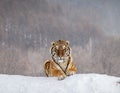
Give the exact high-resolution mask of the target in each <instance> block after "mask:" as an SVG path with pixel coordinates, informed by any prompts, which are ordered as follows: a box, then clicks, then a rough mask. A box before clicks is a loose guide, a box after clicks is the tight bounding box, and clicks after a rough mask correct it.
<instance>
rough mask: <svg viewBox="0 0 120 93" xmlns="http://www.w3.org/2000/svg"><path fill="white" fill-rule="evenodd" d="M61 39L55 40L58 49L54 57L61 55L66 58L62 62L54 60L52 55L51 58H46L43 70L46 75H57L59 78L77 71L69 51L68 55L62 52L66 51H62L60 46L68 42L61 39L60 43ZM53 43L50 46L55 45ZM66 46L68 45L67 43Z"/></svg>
mask: <svg viewBox="0 0 120 93" xmlns="http://www.w3.org/2000/svg"><path fill="white" fill-rule="evenodd" d="M61 41H62V40H59V41H56V42H57V46H59V47H60V48H59V49H58V52H56V55H55V57H56V56H57V57H56V58H59V57H60V56H62V58H64V59H65V58H66V59H65V60H64V62H62V63H59V62H56V60H54V58H53V57H52V60H47V61H46V62H45V64H44V70H45V73H46V75H47V76H48V77H58V78H59V79H63V78H65V77H66V76H69V75H72V74H75V73H76V71H77V69H76V66H75V65H74V62H73V60H72V56H71V53H70V54H69V55H68V56H67V55H65V53H64V52H66V51H63V48H62V46H63V45H65V44H66V43H68V42H66V41H62V43H61ZM59 44H60V45H59ZM61 44H62V45H61ZM53 45H54V44H53ZM53 45H52V47H55V46H53ZM66 47H69V45H68V46H66ZM66 50H67V49H66ZM53 51H54V50H53ZM66 56H67V57H66Z"/></svg>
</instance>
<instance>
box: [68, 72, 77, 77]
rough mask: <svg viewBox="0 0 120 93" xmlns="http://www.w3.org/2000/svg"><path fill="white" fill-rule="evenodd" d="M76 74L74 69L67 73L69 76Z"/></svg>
mask: <svg viewBox="0 0 120 93" xmlns="http://www.w3.org/2000/svg"><path fill="white" fill-rule="evenodd" d="M74 74H76V73H75V72H74V71H71V72H69V73H67V76H71V75H74Z"/></svg>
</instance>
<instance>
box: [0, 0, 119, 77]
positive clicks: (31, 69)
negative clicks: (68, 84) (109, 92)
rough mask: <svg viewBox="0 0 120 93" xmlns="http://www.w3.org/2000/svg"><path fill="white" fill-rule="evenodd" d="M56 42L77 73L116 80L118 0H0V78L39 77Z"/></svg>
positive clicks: (117, 65)
mask: <svg viewBox="0 0 120 93" xmlns="http://www.w3.org/2000/svg"><path fill="white" fill-rule="evenodd" d="M58 39H63V40H68V41H70V46H71V48H72V53H73V59H74V61H75V64H76V66H77V68H78V73H91V72H92V73H102V74H108V75H114V76H120V0H92V1H91V0H0V74H19V75H29V76H45V74H44V71H43V63H44V61H45V60H47V59H50V58H51V57H50V53H49V49H50V47H51V42H52V41H56V40H58Z"/></svg>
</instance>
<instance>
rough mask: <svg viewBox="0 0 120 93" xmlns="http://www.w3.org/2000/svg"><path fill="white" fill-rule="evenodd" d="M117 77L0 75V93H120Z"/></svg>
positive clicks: (91, 75)
mask: <svg viewBox="0 0 120 93" xmlns="http://www.w3.org/2000/svg"><path fill="white" fill-rule="evenodd" d="M118 81H120V78H118V77H112V76H107V75H99V74H77V75H73V76H70V77H67V78H65V79H64V80H61V81H58V80H57V78H47V77H27V76H18V75H0V93H120V84H118V83H117V82H118Z"/></svg>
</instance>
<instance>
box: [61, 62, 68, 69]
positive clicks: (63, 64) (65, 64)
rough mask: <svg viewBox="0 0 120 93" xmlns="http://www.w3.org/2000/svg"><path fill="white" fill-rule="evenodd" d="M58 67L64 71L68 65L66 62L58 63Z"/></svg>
mask: <svg viewBox="0 0 120 93" xmlns="http://www.w3.org/2000/svg"><path fill="white" fill-rule="evenodd" d="M59 65H60V67H61V68H62V69H63V70H64V71H65V70H66V67H67V65H68V62H63V63H59Z"/></svg>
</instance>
